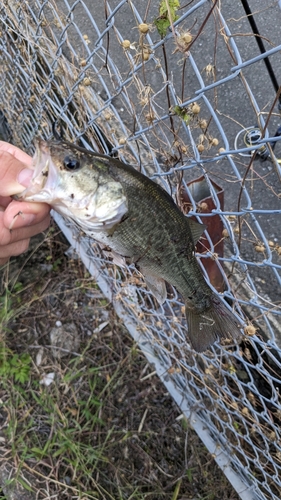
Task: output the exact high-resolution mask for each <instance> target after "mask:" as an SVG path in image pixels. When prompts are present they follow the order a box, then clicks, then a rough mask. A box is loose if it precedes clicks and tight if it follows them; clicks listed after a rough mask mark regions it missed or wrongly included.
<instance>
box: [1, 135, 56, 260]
mask: <svg viewBox="0 0 281 500" xmlns="http://www.w3.org/2000/svg"><path fill="white" fill-rule="evenodd" d="M31 163H32V159H31V157H30V156H28V155H27V154H26V153H24V152H23V151H21V150H20V149H19V148H16V147H15V146H12V145H11V144H9V143H7V142H3V141H0V266H1V265H3V264H5V263H6V262H7V261H8V260H9V258H10V257H12V256H15V255H20V254H21V253H23V252H25V251H26V250H27V249H28V246H29V240H30V238H31V237H32V236H35V235H36V234H38V233H41V232H42V231H44V230H45V229H47V227H48V225H49V223H50V217H49V212H50V207H49V205H47V204H46V203H28V202H24V201H23V202H20V201H15V200H12V198H11V196H12V195H14V194H17V193H21V192H22V191H23V190H24V188H25V187H27V186H28V185H29V181H30V179H31V177H32V173H33V171H32V169H31V168H28V167H30V166H31Z"/></svg>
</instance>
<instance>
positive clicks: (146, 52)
mask: <svg viewBox="0 0 281 500" xmlns="http://www.w3.org/2000/svg"><path fill="white" fill-rule="evenodd" d="M141 55H142V59H143V61H148V59H149V56H150V52H149V50H147V49H143V51H142V53H141Z"/></svg>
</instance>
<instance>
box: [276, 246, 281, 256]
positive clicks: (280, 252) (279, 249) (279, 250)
mask: <svg viewBox="0 0 281 500" xmlns="http://www.w3.org/2000/svg"><path fill="white" fill-rule="evenodd" d="M275 250H276V252H277V253H278V255H281V247H279V246H277V247H276V249H275Z"/></svg>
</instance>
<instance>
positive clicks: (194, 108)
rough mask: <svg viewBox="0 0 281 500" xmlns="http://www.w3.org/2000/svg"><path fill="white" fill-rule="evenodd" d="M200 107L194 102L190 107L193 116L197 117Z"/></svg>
mask: <svg viewBox="0 0 281 500" xmlns="http://www.w3.org/2000/svg"><path fill="white" fill-rule="evenodd" d="M200 110H201V108H200V106H199V104H197V103H196V102H195V103H194V104H192V107H191V111H192V113H193V114H194V115H198V114H199V113H200Z"/></svg>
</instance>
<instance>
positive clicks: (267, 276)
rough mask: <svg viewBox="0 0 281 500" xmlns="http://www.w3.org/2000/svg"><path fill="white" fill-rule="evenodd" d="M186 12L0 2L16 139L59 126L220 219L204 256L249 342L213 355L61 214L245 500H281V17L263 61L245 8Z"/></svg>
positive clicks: (4, 98)
mask: <svg viewBox="0 0 281 500" xmlns="http://www.w3.org/2000/svg"><path fill="white" fill-rule="evenodd" d="M182 4H184V5H182V6H180V5H178V8H176V7H177V2H169V5H170V7H169V9H168V10H167V2H166V0H161V1H160V0H159V1H157V2H150V1H149V0H147V1H144V0H143V1H142V2H137V1H132V0H122V1H118V0H104V2H102V3H100V2H90V1H89V0H88V1H80V0H76V1H74V2H68V1H67V0H56V1H55V0H44V1H43V0H29V1H27V0H21V1H20V2H16V1H14V0H9V1H8V2H5V1H2V2H0V9H1V10H0V16H1V25H0V29H1V38H0V50H1V65H0V72H1V78H0V132H1V138H2V139H4V140H9V141H10V142H13V143H14V144H15V145H17V146H19V147H21V148H23V149H24V150H26V151H28V152H32V148H33V146H32V144H33V139H34V137H35V136H38V135H41V136H43V137H45V138H50V137H51V135H52V132H51V130H52V123H53V122H54V121H55V120H57V119H60V120H61V122H62V124H63V128H64V131H65V132H64V133H65V136H66V138H68V139H69V140H71V141H80V143H82V144H83V145H84V146H85V147H87V148H92V149H94V150H96V151H100V152H105V153H107V154H111V155H115V156H116V155H118V157H119V158H120V159H121V160H123V161H125V162H128V163H130V164H132V165H134V166H135V168H137V169H141V171H142V172H143V173H145V174H146V175H148V176H149V177H151V178H152V179H154V180H155V181H156V182H158V183H160V184H161V185H162V186H163V187H164V188H165V189H166V190H168V191H169V192H170V193H172V194H173V196H174V197H175V199H176V200H177V202H178V203H179V205H180V206H181V208H182V209H183V210H185V211H186V212H188V213H189V216H194V217H196V218H197V219H198V220H199V221H201V222H203V223H206V221H207V222H208V231H207V232H206V234H205V236H204V239H203V240H202V243H201V249H200V252H199V249H198V259H199V261H200V263H201V265H202V269H203V271H204V272H205V276H206V279H207V280H208V281H209V282H210V280H211V283H210V284H211V286H212V287H213V288H214V289H215V288H216V289H217V290H219V292H220V293H222V294H223V296H224V298H225V299H226V300H227V301H228V303H229V304H230V305H231V306H232V307H233V310H234V312H235V313H236V314H237V315H238V316H239V317H240V318H242V319H243V320H244V323H245V336H244V337H243V339H242V341H241V343H240V345H233V344H228V345H224V346H222V347H221V348H218V347H217V346H215V347H213V348H211V349H210V350H209V351H208V352H206V353H204V354H201V355H199V354H197V353H195V352H194V351H193V350H191V349H190V347H189V345H188V343H187V340H186V338H187V337H186V328H187V325H186V323H185V319H184V313H183V303H182V300H181V297H180V296H179V295H178V294H177V291H176V290H174V289H172V288H169V293H168V299H167V301H166V302H165V304H164V305H163V306H159V305H158V303H157V302H156V301H155V299H154V298H153V296H152V295H151V293H150V292H149V291H148V290H147V289H146V287H145V284H144V282H143V280H142V276H141V275H140V274H138V272H137V271H136V269H135V268H134V266H130V267H128V268H126V269H123V268H118V267H116V266H115V265H114V264H113V262H112V260H111V258H110V256H108V254H106V253H104V252H103V250H102V249H101V248H100V246H99V245H98V244H94V245H93V242H92V241H91V242H90V241H89V240H88V239H86V238H82V239H78V240H77V238H76V237H75V233H73V232H74V228H72V227H71V225H70V224H69V223H68V222H67V221H63V220H61V218H58V217H57V221H58V222H59V224H60V225H61V227H62V228H63V230H64V231H65V232H66V234H67V235H68V237H69V239H70V240H71V241H73V244H75V245H76V248H78V251H79V252H80V254H81V255H82V257H83V258H84V261H85V262H86V264H87V265H88V267H89V268H90V270H91V272H93V274H94V275H95V276H96V277H97V280H98V281H99V282H100V284H101V287H102V288H103V290H104V292H105V293H106V294H107V295H108V296H109V297H110V298H111V300H112V302H113V304H114V306H115V308H116V310H117V312H118V314H119V315H120V317H121V318H122V319H123V321H124V323H125V324H126V325H127V327H128V328H129V330H130V332H131V333H132V334H133V335H134V337H135V338H136V339H137V340H138V342H139V344H140V345H141V347H142V349H143V350H144V352H145V353H146V355H147V356H148V359H149V360H150V361H151V362H153V363H155V366H156V368H157V370H158V372H159V374H160V375H161V376H162V378H163V381H164V383H166V385H167V387H168V388H169V391H170V392H171V394H172V395H173V396H174V398H175V399H176V401H177V402H178V404H179V405H180V406H181V407H182V408H183V411H185V412H186V414H187V415H188V417H189V418H190V420H191V423H192V424H193V425H194V428H195V429H196V430H197V432H198V433H199V434H200V436H201V437H202V439H203V440H204V442H205V444H206V445H207V446H208V447H209V449H210V450H211V451H212V453H214V455H215V457H216V459H217V461H218V463H219V464H220V465H221V467H222V468H223V470H224V472H225V473H226V475H227V477H228V478H229V479H230V480H231V482H232V484H233V485H234V487H235V488H236V490H237V491H238V493H239V494H240V496H241V498H244V499H246V498H247V499H250V498H251V499H254V498H255V499H263V500H264V499H276V500H279V499H280V492H281V479H280V478H281V440H280V439H281V435H280V422H281V406H280V396H279V390H280V387H281V384H280V369H281V328H280V318H281V308H280V304H281V272H280V271H281V260H280V259H281V241H280V214H281V196H280V180H281V168H280V161H279V159H278V147H279V148H280V146H279V144H280V143H279V144H278V139H279V138H280V137H279V136H278V133H277V134H276V130H277V129H278V126H279V124H280V123H279V122H280V116H279V113H278V109H277V105H276V106H275V104H277V103H278V97H277V98H276V96H275V92H274V89H273V88H272V87H271V82H270V80H269V79H268V75H267V73H266V69H265V66H264V61H263V59H265V58H266V57H269V56H270V61H271V63H272V65H273V67H274V68H275V70H276V71H277V78H278V77H279V78H280V77H281V65H280V53H279V51H280V50H281V46H280V45H278V40H274V36H276V33H275V31H276V32H278V27H279V26H280V20H281V16H280V9H279V6H278V2H273V3H272V4H271V5H270V6H266V7H265V6H264V3H263V2H262V1H259V2H255V11H257V12H259V9H258V7H260V8H261V10H262V9H263V10H262V14H261V15H262V16H263V17H264V16H265V17H266V16H267V15H268V14H270V13H271V15H272V16H273V17H274V18H275V19H276V26H275V28H276V30H274V29H272V30H271V32H270V33H266V34H264V33H262V35H264V43H265V46H266V52H265V53H263V54H262V55H259V53H258V49H257V46H256V44H255V40H254V38H253V35H251V33H250V28H249V27H248V25H247V19H246V17H245V15H244V13H243V9H242V7H241V5H240V3H239V2H236V4H237V5H236V9H237V10H236V11H234V10H233V9H234V7H233V2H231V1H230V0H229V1H228V0H227V1H225V2H222V3H220V2H218V1H208V0H201V1H195V0H193V1H191V2H187V3H186V4H185V3H184V2H182ZM238 4H239V5H238ZM159 9H160V10H159ZM226 19H227V21H226ZM171 20H172V21H174V22H173V27H172V28H171V27H170V21H171ZM273 28H274V27H273ZM278 63H279V65H278ZM278 72H279V74H278ZM275 142H276V144H275ZM273 150H274V152H273ZM254 151H256V157H255V156H254V154H253V152H254ZM268 153H269V156H268ZM274 153H275V154H274ZM280 156H281V154H280ZM261 157H262V158H263V159H264V158H265V157H267V158H266V161H264V162H261V161H257V158H261ZM198 179H201V180H200V181H198ZM194 181H196V182H194ZM223 196H224V199H223ZM210 200H211V201H210ZM210 203H211V205H210ZM210 207H211V208H210ZM214 221H216V222H214ZM214 226H216V228H219V234H217V232H216V231H215V230H214ZM105 264H106V265H105ZM206 270H207V271H206ZM209 271H210V272H209ZM218 279H219V281H220V283H219V284H218V281H217V280H218Z"/></svg>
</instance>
